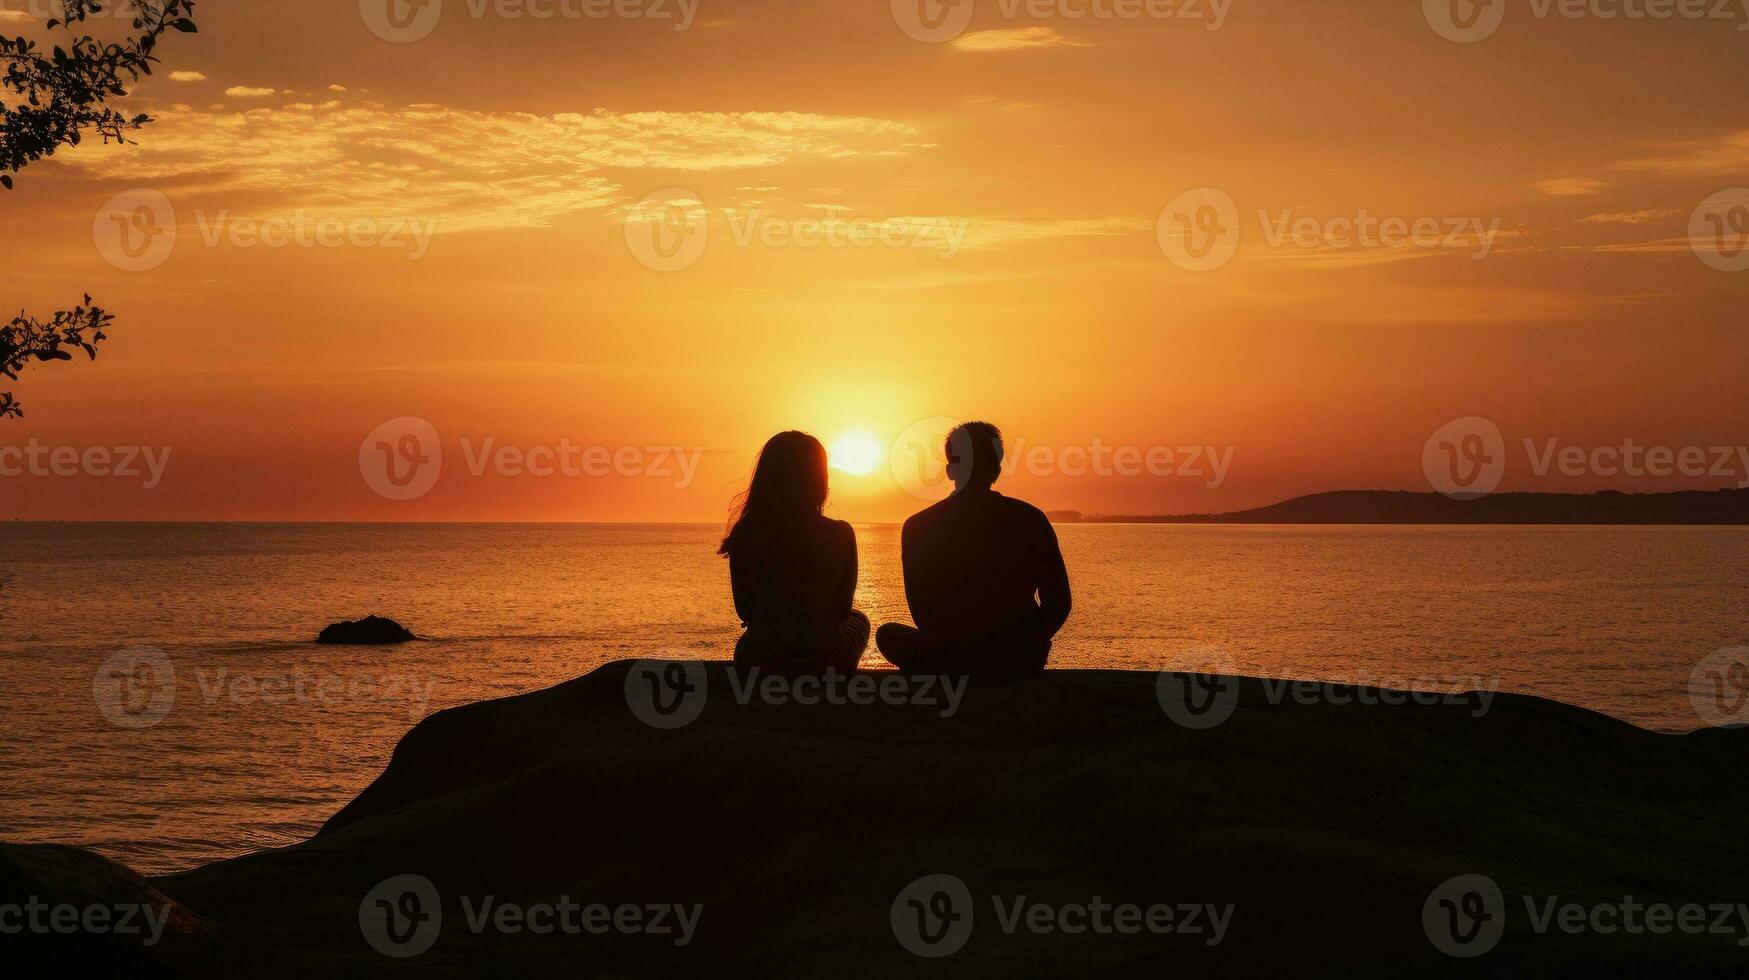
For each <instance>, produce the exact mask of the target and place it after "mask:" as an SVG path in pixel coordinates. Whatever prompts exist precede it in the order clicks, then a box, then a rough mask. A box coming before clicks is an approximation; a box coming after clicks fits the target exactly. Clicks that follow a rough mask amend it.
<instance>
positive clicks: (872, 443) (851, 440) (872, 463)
mask: <svg viewBox="0 0 1749 980" xmlns="http://www.w3.org/2000/svg"><path fill="white" fill-rule="evenodd" d="M886 452H887V451H886V447H885V446H882V445H881V444H880V442H879V440H877V439H875V437H874V436H871V435H869V434H868V433H866V432H846V433H844V434H843V435H841V436H839V437H838V438H837V439H834V440H832V445H831V447H830V448H828V449H827V450H826V455H827V457H828V458H829V459H830V460H831V462H832V468H833V469H835V470H842V471H843V472H845V473H849V474H850V475H852V476H867V475H869V474H870V473H873V472H874V471H875V470H877V469H879V468H880V465H881V461H882V460H884V459H885V458H886Z"/></svg>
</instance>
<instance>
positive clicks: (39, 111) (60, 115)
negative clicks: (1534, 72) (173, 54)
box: [0, 0, 195, 419]
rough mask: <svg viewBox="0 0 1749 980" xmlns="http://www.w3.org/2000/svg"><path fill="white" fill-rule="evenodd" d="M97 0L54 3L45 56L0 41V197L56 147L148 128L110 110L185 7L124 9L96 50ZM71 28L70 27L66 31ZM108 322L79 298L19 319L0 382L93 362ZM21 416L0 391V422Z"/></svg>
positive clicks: (187, 29)
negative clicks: (31, 368)
mask: <svg viewBox="0 0 1749 980" xmlns="http://www.w3.org/2000/svg"><path fill="white" fill-rule="evenodd" d="M104 3H105V0H61V14H62V15H61V16H60V17H53V18H49V20H48V27H49V29H50V30H51V31H53V30H57V29H58V30H62V31H64V32H65V34H66V40H65V43H64V44H57V45H55V47H54V50H53V51H52V52H51V53H49V54H46V55H45V54H44V53H42V52H41V51H40V50H39V47H38V44H37V42H35V41H29V40H26V39H25V38H24V37H22V36H20V37H15V38H6V37H0V64H4V65H5V69H6V70H5V74H4V75H3V76H0V88H3V91H4V92H5V93H7V94H8V98H7V100H6V101H0V188H4V189H5V190H7V191H11V190H12V189H13V183H14V181H13V175H14V174H16V173H18V172H19V171H21V170H23V169H24V168H25V167H26V166H28V165H30V164H32V163H35V162H36V161H38V160H41V159H42V158H43V157H46V156H52V155H53V154H54V152H55V151H56V150H58V149H60V148H61V147H63V146H78V145H79V143H80V141H81V140H83V139H84V136H85V133H86V132H88V131H91V132H95V133H97V134H98V135H99V136H101V137H102V139H103V142H104V143H105V144H108V143H110V142H115V143H127V142H129V140H128V138H127V134H128V133H131V132H133V131H136V130H138V129H139V128H140V127H142V126H144V125H146V124H147V123H149V122H151V121H152V117H151V116H149V115H146V114H145V113H138V114H136V115H132V116H129V115H126V114H124V113H123V112H121V111H120V110H119V109H117V108H116V107H115V106H114V105H112V104H111V100H114V99H120V98H123V97H125V96H126V95H127V94H128V93H127V87H128V86H129V85H132V84H133V83H135V82H138V81H139V80H140V79H142V78H144V77H145V76H147V75H150V74H152V66H153V65H155V64H158V58H157V56H156V54H155V53H154V52H155V51H156V50H157V47H158V40H159V38H161V37H163V36H164V34H165V33H167V32H170V31H176V32H180V33H185V34H192V33H194V32H195V26H194V20H193V14H194V0H128V6H127V8H125V9H128V10H131V11H132V18H131V22H132V32H131V34H130V35H129V36H128V37H127V38H126V39H125V40H121V41H108V42H106V41H101V40H99V39H97V38H96V37H94V36H92V35H91V34H89V33H85V32H84V28H85V25H86V22H87V20H88V19H89V18H92V17H93V16H96V15H101V14H102V13H104V11H105V9H106V8H105V6H104ZM75 25H77V28H75ZM113 319H114V317H112V316H111V315H110V314H109V313H107V312H106V311H104V310H103V309H102V308H101V307H98V306H94V305H92V302H91V297H90V296H89V295H87V296H86V297H85V298H84V301H83V302H81V303H80V304H79V305H78V306H76V307H74V308H73V309H71V310H60V311H57V312H56V313H55V314H54V315H53V316H51V317H50V318H48V319H47V320H42V319H38V318H36V317H32V316H29V315H27V314H25V313H24V312H22V311H21V312H20V313H19V314H18V316H17V317H14V318H13V320H12V322H11V323H9V324H7V325H6V326H4V327H0V374H4V375H5V376H6V377H7V378H10V379H11V380H13V381H16V380H18V373H19V372H20V371H21V370H23V369H24V367H25V366H26V365H28V364H31V363H36V362H49V361H65V360H71V359H72V356H73V355H72V351H73V349H75V348H77V349H80V350H83V351H84V352H85V353H86V355H87V356H88V357H91V358H95V357H96V356H97V346H96V345H97V344H98V343H99V342H101V341H103V340H104V339H105V336H106V334H105V333H104V330H105V328H106V327H108V326H109V324H110V322H111V321H112V320H113ZM23 414H24V412H23V410H22V409H21V408H20V407H19V405H18V402H17V400H16V399H15V398H13V396H12V393H11V392H9V391H0V419H4V418H11V417H18V416H21V415H23Z"/></svg>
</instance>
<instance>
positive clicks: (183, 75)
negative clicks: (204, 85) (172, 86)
mask: <svg viewBox="0 0 1749 980" xmlns="http://www.w3.org/2000/svg"><path fill="white" fill-rule="evenodd" d="M170 80H171V81H173V82H204V81H206V76H205V75H203V74H201V73H200V72H198V71H173V72H171V73H170Z"/></svg>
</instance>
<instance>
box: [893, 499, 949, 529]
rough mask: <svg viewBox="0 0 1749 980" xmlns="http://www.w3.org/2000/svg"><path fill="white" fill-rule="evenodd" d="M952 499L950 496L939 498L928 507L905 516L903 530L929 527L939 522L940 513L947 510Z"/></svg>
mask: <svg viewBox="0 0 1749 980" xmlns="http://www.w3.org/2000/svg"><path fill="white" fill-rule="evenodd" d="M952 500H953V498H952V497H945V498H943V499H941V500H937V501H936V502H935V503H933V504H930V505H929V506H928V507H925V508H923V509H922V510H920V511H918V512H917V513H915V514H912V515H911V516H910V517H907V518H905V530H907V531H916V530H920V529H922V528H926V527H929V526H930V525H932V524H938V523H940V521H941V518H942V515H943V514H945V513H946V512H947V509H948V505H949V503H950V502H951V501H952Z"/></svg>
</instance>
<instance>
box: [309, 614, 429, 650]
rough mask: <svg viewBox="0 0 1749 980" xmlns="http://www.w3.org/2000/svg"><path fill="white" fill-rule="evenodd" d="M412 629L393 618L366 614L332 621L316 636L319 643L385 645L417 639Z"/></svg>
mask: <svg viewBox="0 0 1749 980" xmlns="http://www.w3.org/2000/svg"><path fill="white" fill-rule="evenodd" d="M417 639H418V637H417V636H414V635H413V633H412V631H410V630H408V629H407V628H406V627H405V626H402V625H401V624H400V623H397V622H395V621H394V620H392V619H384V618H383V617H381V616H366V617H364V618H363V619H356V620H352V621H351V622H344V623H330V624H328V625H327V626H324V627H323V628H322V632H321V633H320V634H318V635H317V636H316V642H317V643H337V644H350V645H357V646H383V645H386V644H390V643H406V642H407V641H409V640H417Z"/></svg>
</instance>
